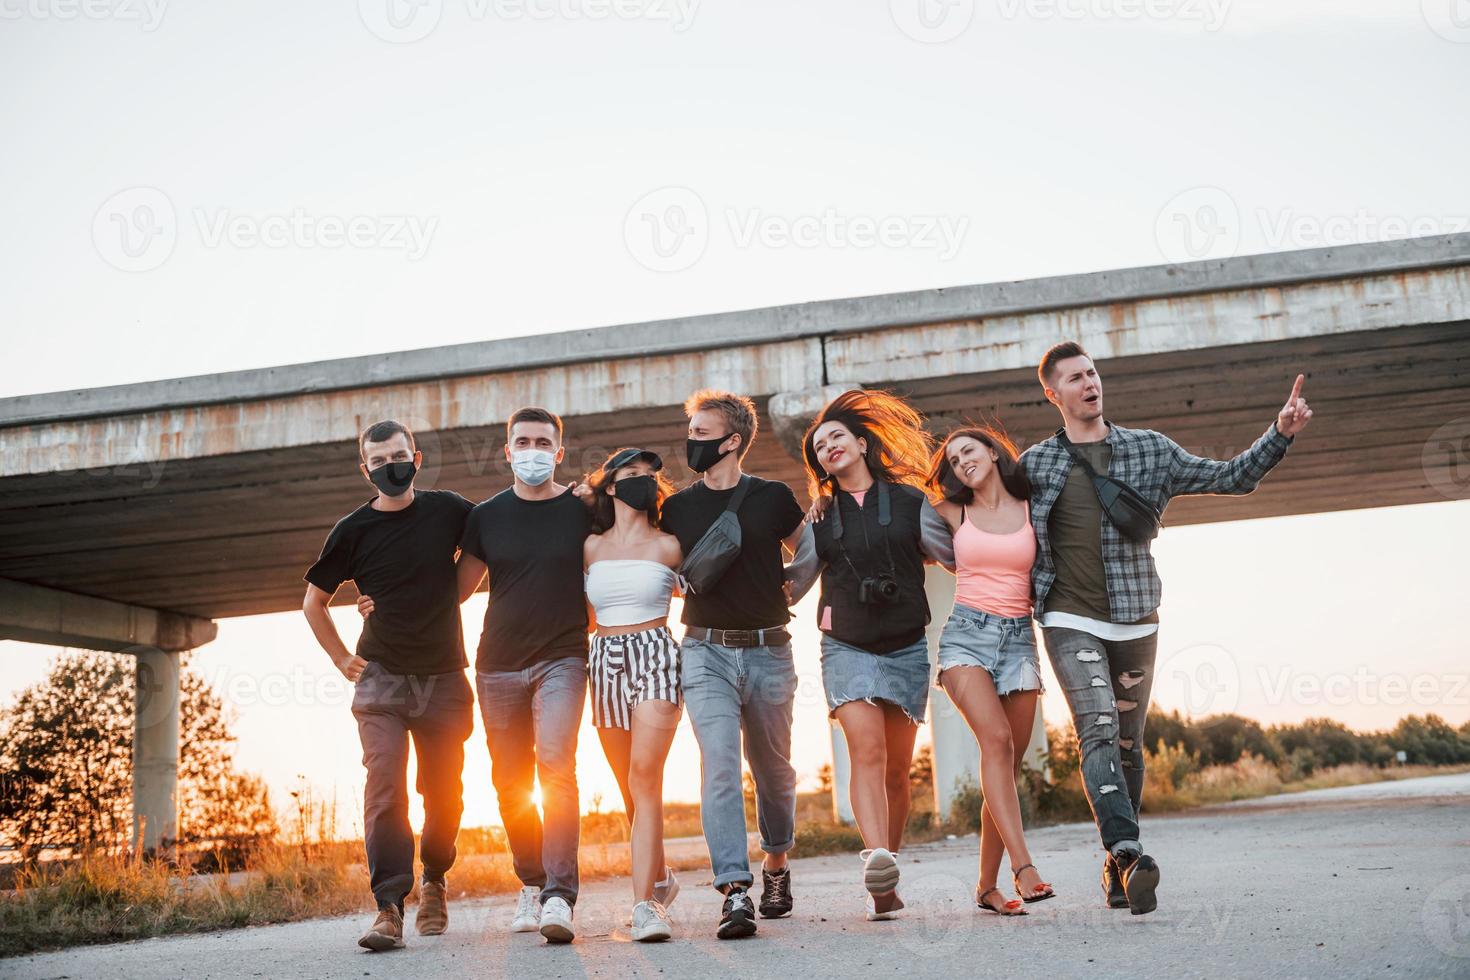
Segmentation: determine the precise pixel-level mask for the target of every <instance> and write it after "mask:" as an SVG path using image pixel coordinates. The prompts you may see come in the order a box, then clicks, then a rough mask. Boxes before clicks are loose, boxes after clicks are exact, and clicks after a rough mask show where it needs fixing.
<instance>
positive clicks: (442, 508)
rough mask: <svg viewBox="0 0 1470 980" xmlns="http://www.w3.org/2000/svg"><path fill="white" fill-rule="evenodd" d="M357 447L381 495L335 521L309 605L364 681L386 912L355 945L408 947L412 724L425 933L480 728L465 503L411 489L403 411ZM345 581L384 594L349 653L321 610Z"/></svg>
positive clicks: (372, 813)
mask: <svg viewBox="0 0 1470 980" xmlns="http://www.w3.org/2000/svg"><path fill="white" fill-rule="evenodd" d="M358 449H359V457H360V458H359V463H358V465H359V468H360V469H361V470H362V472H363V475H364V476H366V477H367V479H368V481H369V482H371V483H372V484H373V485H374V486H375V487H377V489H378V495H377V496H376V497H374V498H373V499H372V500H370V501H368V502H367V503H365V504H363V505H362V506H361V507H359V508H357V509H356V510H354V511H353V512H352V513H350V514H348V515H347V516H346V517H344V518H342V520H340V521H338V522H337V525H336V527H334V528H332V533H331V534H330V535H328V537H327V542H326V544H325V545H324V546H323V547H322V553H321V557H319V558H318V559H317V560H316V563H315V564H313V565H312V566H311V568H310V569H309V570H308V571H307V573H306V581H307V582H308V585H307V587H306V598H305V600H304V601H303V603H302V611H303V612H304V613H305V614H306V620H307V622H308V623H310V624H311V629H312V632H313V633H314V634H315V635H316V639H317V642H318V643H320V644H321V647H322V649H323V650H325V651H326V652H327V654H328V655H329V656H330V657H331V658H332V662H333V664H335V665H336V667H337V669H338V670H339V671H341V672H342V675H343V676H344V677H346V678H347V679H348V680H349V681H352V682H353V683H354V684H355V685H356V688H355V690H354V692H353V697H352V714H353V716H354V717H355V718H356V719H357V730H358V735H359V736H360V737H361V739H362V761H363V766H364V767H366V769H367V785H366V788H365V790H364V795H363V822H364V827H363V837H364V843H365V845H366V848H367V863H368V872H369V875H370V877H371V884H372V889H373V896H374V898H375V899H376V900H377V903H378V910H379V911H378V916H377V919H376V920H375V921H374V923H373V925H372V927H371V928H369V929H368V931H367V932H366V933H364V934H363V936H362V938H361V939H359V940H358V944H359V945H361V946H363V947H365V948H367V949H372V950H383V949H395V948H398V947H401V946H402V945H403V900H404V898H405V897H406V896H407V895H408V892H409V890H410V889H411V888H412V887H413V858H414V845H413V828H412V827H411V826H410V824H409V821H408V775H407V769H408V744H409V738H410V736H412V739H413V746H414V750H415V752H416V753H417V756H418V789H419V792H420V793H421V794H422V795H423V798H424V827H423V834H422V837H421V840H420V851H421V854H422V857H423V862H424V879H423V886H422V889H421V891H422V894H421V898H420V901H419V908H418V914H417V916H416V918H415V925H416V926H417V928H418V931H419V933H420V934H421V935H437V934H439V933H442V932H443V931H444V929H445V927H446V925H447V923H448V910H447V904H446V889H445V882H444V875H445V872H447V871H448V870H449V868H450V867H451V866H453V864H454V859H455V847H454V839H455V837H456V835H457V834H458V833H459V819H460V815H461V813H462V812H463V809H464V803H463V787H462V785H461V781H460V780H461V773H462V771H463V769H464V742H465V739H467V738H469V735H470V731H471V730H472V729H473V727H474V704H473V701H474V695H473V692H471V690H470V686H469V683H468V681H467V680H466V679H465V676H464V669H465V667H466V666H467V664H466V661H465V651H464V632H463V629H462V628H461V626H460V619H459V598H458V595H457V593H456V571H455V561H454V556H455V551H456V549H457V548H458V547H459V541H460V537H461V535H462V534H463V531H464V526H465V520H466V517H467V516H468V515H469V513H470V502H469V501H468V500H466V499H464V498H463V497H461V496H460V495H459V494H457V493H451V492H449V491H446V490H415V489H414V487H413V479H414V474H415V473H416V472H417V470H418V468H419V466H420V465H421V464H422V462H423V454H422V453H420V452H419V451H418V450H417V449H416V448H415V446H414V440H413V433H411V432H409V431H408V429H406V428H405V427H404V426H402V425H400V424H399V423H397V422H393V421H384V422H378V423H377V424H375V425H373V426H371V427H369V428H368V429H367V430H366V431H365V432H363V433H362V435H361V437H360V438H359V440H358ZM349 579H350V580H352V581H353V582H354V583H356V585H357V589H358V591H359V592H360V593H362V594H364V595H368V594H371V595H372V596H373V597H374V598H375V604H376V612H375V614H374V615H373V616H372V617H371V618H370V619H368V620H367V621H365V622H364V624H363V630H362V634H361V636H360V637H359V638H358V641H357V653H356V654H355V655H354V654H353V653H351V652H349V651H348V649H347V647H346V645H345V644H344V643H343V642H342V637H341V636H340V635H339V634H338V633H337V628H336V626H335V625H334V624H333V622H332V618H331V615H330V614H329V613H328V611H327V606H328V604H329V603H330V602H331V600H332V595H333V594H334V593H335V592H336V591H337V588H338V586H340V585H341V584H342V583H343V582H345V581H347V580H349Z"/></svg>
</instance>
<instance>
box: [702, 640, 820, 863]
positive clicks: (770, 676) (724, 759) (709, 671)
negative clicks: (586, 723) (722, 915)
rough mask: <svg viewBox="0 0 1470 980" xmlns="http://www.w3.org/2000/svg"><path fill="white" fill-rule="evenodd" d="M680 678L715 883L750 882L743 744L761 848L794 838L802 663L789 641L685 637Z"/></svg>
mask: <svg viewBox="0 0 1470 980" xmlns="http://www.w3.org/2000/svg"><path fill="white" fill-rule="evenodd" d="M679 659H680V679H681V681H682V683H683V686H684V704H685V705H686V706H687V707H688V709H689V722H690V724H692V725H693V726H694V737H695V739H696V740H697V741H698V742H699V768H700V774H701V780H702V781H701V785H700V794H699V806H700V822H701V823H702V824H703V826H704V840H705V843H706V844H707V845H708V846H709V859H710V867H711V868H712V869H713V871H714V875H715V880H714V885H715V887H716V888H719V889H723V888H724V886H726V885H733V884H741V885H749V884H751V882H753V881H754V880H755V879H754V877H753V876H752V875H751V873H750V857H749V854H748V852H747V847H748V844H747V841H746V837H745V796H744V793H743V791H742V787H741V766H740V744H741V736H742V734H743V735H744V740H745V757H746V759H747V760H748V761H749V762H750V772H751V775H752V776H753V777H754V779H755V799H756V815H757V817H758V822H759V824H760V831H761V850H763V851H765V852H766V853H767V854H781V853H783V852H785V851H789V850H791V847H792V845H793V844H795V843H796V770H795V769H793V768H791V706H792V702H793V700H794V699H795V697H796V665H795V663H794V662H793V661H792V659H791V646H790V644H784V645H782V646H765V647H726V646H717V645H715V644H713V643H706V642H705V641H703V640H696V639H693V638H692V637H688V636H686V637H685V638H684V641H683V643H681V644H680V647H679Z"/></svg>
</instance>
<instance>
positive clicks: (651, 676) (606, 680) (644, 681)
mask: <svg viewBox="0 0 1470 980" xmlns="http://www.w3.org/2000/svg"><path fill="white" fill-rule="evenodd" d="M587 675H588V677H589V678H590V679H591V682H592V684H591V686H592V724H593V725H594V726H596V727H597V728H622V729H625V730H629V729H632V727H633V709H634V708H635V707H637V706H638V705H640V704H642V703H643V702H644V701H669V702H671V703H673V704H678V703H679V701H680V696H679V646H678V644H677V643H675V642H674V635H673V634H672V633H670V632H669V628H668V627H667V626H657V627H655V628H653V629H651V630H643V631H641V632H638V633H625V634H624V635H622V636H594V637H593V638H592V650H591V652H590V653H589V654H588V656H587Z"/></svg>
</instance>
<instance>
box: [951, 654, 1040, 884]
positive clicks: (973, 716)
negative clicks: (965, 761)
mask: <svg viewBox="0 0 1470 980" xmlns="http://www.w3.org/2000/svg"><path fill="white" fill-rule="evenodd" d="M940 683H941V684H943V686H944V689H945V691H946V692H947V693H948V694H949V697H950V700H951V701H953V702H954V704H955V707H957V708H959V709H960V713H961V714H962V715H964V716H965V721H966V722H968V723H969V725H970V729H971V730H972V731H973V732H974V733H975V740H976V741H977V742H979V743H980V786H981V789H982V791H983V792H984V794H985V807H984V809H983V810H982V811H981V814H980V860H981V865H980V881H979V883H978V884H979V886H980V888H981V890H982V891H983V890H986V889H988V888H991V887H993V886H994V885H995V878H996V875H997V874H998V873H999V866H1000V858H999V850H998V848H997V843H996V839H997V838H998V840H999V842H1000V843H1001V844H1003V846H1004V849H1005V851H1006V853H1008V854H1009V855H1010V858H1011V866H1012V867H1021V866H1023V865H1027V864H1030V863H1031V855H1030V852H1028V851H1027V850H1026V837H1025V834H1024V833H1023V831H1022V827H1021V803H1020V800H1019V798H1018V797H1017V793H1016V771H1015V770H1016V751H1015V737H1014V735H1013V733H1012V727H1011V725H1012V722H1011V718H1010V717H1009V715H1008V714H1007V712H1006V710H1005V707H1004V706H1003V705H1002V704H1001V699H1000V698H999V696H997V695H996V693H995V683H994V682H993V681H992V680H991V678H990V674H989V672H987V671H986V670H984V669H983V668H980V667H951V668H949V669H948V670H946V671H945V672H944V674H943V675H942V677H941V679H940ZM1032 706H1033V708H1034V706H1035V700H1034V698H1033V700H1032ZM1027 734H1028V737H1029V734H1030V732H1029V729H1028V731H1027ZM1023 751H1024V749H1023ZM987 818H988V819H987ZM987 826H988V827H989V829H990V834H989V836H990V837H991V838H992V840H991V842H990V846H989V848H987V847H986V836H987V834H986V830H987ZM987 851H988V854H987ZM987 856H989V857H990V858H991V860H992V861H993V862H994V866H993V867H989V868H987V866H986V860H985V859H986V857H987ZM987 874H988V877H987Z"/></svg>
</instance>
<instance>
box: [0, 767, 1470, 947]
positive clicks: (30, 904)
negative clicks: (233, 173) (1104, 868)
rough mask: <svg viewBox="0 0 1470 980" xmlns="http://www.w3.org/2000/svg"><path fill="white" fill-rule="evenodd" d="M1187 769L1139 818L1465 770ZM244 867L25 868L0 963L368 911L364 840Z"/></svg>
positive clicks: (511, 885)
mask: <svg viewBox="0 0 1470 980" xmlns="http://www.w3.org/2000/svg"><path fill="white" fill-rule="evenodd" d="M1195 762H1196V760H1194V759H1193V758H1192V757H1191V756H1188V755H1186V754H1185V753H1184V752H1183V750H1181V749H1170V748H1165V749H1163V750H1161V751H1160V752H1159V753H1149V754H1148V768H1147V777H1146V778H1147V783H1146V788H1145V791H1144V801H1145V807H1146V809H1147V810H1148V811H1150V812H1153V813H1160V812H1170V811H1178V810H1184V809H1188V808H1190V807H1194V806H1200V805H1203V804H1208V803H1219V802H1225V801H1228V800H1238V799H1246V798H1250V797H1256V796H1265V795H1268V794H1271V793H1278V792H1296V791H1300V790H1308V789H1322V788H1327V787H1332V786H1348V785H1354V784H1358V783H1367V782H1378V781H1383V780H1391V779H1405V778H1410V777H1414V776H1427V775H1442V774H1446V773H1452V772H1466V771H1470V766H1448V767H1436V766H1405V767H1399V768H1394V769H1377V768H1373V767H1371V766H1365V765H1347V766H1338V767H1335V768H1332V769H1324V770H1319V771H1318V772H1317V773H1315V774H1314V775H1312V776H1311V777H1308V778H1306V779H1302V780H1298V781H1294V782H1285V781H1283V780H1282V779H1281V776H1280V773H1279V771H1278V770H1277V769H1276V767H1274V766H1272V765H1271V764H1269V763H1267V762H1265V761H1263V760H1261V759H1259V758H1257V757H1254V756H1248V757H1245V758H1243V759H1241V760H1239V761H1237V762H1235V763H1233V764H1231V765H1228V766H1207V767H1205V768H1203V769H1199V768H1196V767H1195V765H1194V764H1195ZM1075 781H1076V774H1075V773H1073V774H1071V777H1070V778H1069V780H1068V781H1067V782H1068V785H1066V786H1060V785H1059V786H1055V787H1052V789H1051V790H1050V792H1053V793H1055V794H1059V795H1061V796H1067V797H1068V798H1070V795H1069V794H1071V793H1072V790H1073V789H1075V790H1076V793H1075V795H1077V796H1078V797H1079V798H1080V796H1081V789H1080V786H1077V787H1071V786H1070V783H1072V782H1075ZM820 796H821V794H802V797H803V799H802V800H801V804H800V806H799V812H800V819H801V821H802V822H801V824H800V827H799V829H798V830H797V844H796V849H795V851H794V853H796V854H799V855H803V856H815V855H818V854H831V853H841V852H846V851H854V852H855V851H857V850H858V849H859V848H861V847H862V839H861V838H860V837H859V835H858V833H857V831H856V830H855V829H853V828H850V827H842V826H837V825H834V824H833V823H832V822H831V819H830V816H829V812H830V811H829V809H828V804H827V802H826V800H825V799H821V798H819V797H820ZM1044 802H1045V806H1044V807H1042V811H1043V812H1034V811H1033V813H1032V816H1034V817H1038V818H1040V820H1039V822H1053V820H1054V819H1056V818H1057V817H1056V815H1055V814H1051V813H1050V811H1051V810H1053V809H1057V808H1058V807H1059V806H1060V804H1058V803H1056V802H1055V801H1052V800H1047V801H1044ZM670 810H671V811H672V812H671V813H670V814H669V816H670V820H669V821H668V824H667V825H666V826H667V827H672V828H675V829H677V830H683V831H689V830H693V831H695V832H696V833H697V830H698V808H697V807H689V806H688V805H671V807H670ZM1068 812H1070V811H1068ZM1057 813H1061V810H1057ZM915 816H916V819H915V820H914V821H912V822H911V825H910V830H911V832H912V837H913V839H914V840H918V839H929V838H933V837H937V836H942V835H943V833H944V832H945V831H947V830H953V829H960V830H963V829H965V828H959V827H957V826H952V825H951V823H950V822H946V823H940V822H938V821H936V820H935V819H934V816H933V814H932V813H923V814H919V813H916V815H915ZM1048 818H1050V819H1048ZM1071 818H1072V819H1075V816H1072V817H1071ZM584 819H585V820H586V821H587V822H588V823H589V824H590V825H591V826H590V827H589V829H590V830H592V831H593V833H591V834H589V836H596V837H601V838H602V840H601V841H600V842H598V841H585V842H584V844H583V847H582V850H581V854H580V863H581V873H582V877H583V878H584V879H586V880H592V879H596V878H607V877H622V876H626V875H628V874H629V866H628V860H629V855H628V849H627V847H626V846H625V845H624V844H622V843H621V841H622V840H625V839H626V826H627V824H626V821H625V820H624V819H623V815H622V814H621V813H610V814H609V813H604V814H589V815H588V816H587V817H586V818H584ZM691 821H692V822H691ZM620 827H621V829H619V828H620ZM668 836H669V837H670V838H672V837H674V836H676V835H675V834H668ZM678 836H693V834H689V833H685V834H679V835H678ZM459 843H460V850H461V854H462V856H461V858H460V860H459V861H458V862H457V863H456V864H455V867H454V871H453V873H452V887H453V890H454V893H455V895H456V897H475V896H484V895H496V894H503V893H508V892H513V891H515V889H517V888H518V887H519V886H520V882H519V881H518V880H517V879H516V877H515V873H514V871H513V870H512V868H511V860H510V856H509V853H508V852H507V851H506V848H505V838H504V834H503V833H502V832H501V831H500V830H499V829H498V828H466V829H465V830H463V831H461V834H460V841H459ZM670 863H672V864H673V865H674V866H675V867H676V868H678V869H680V870H688V869H691V868H700V869H702V868H706V867H708V862H707V860H706V859H705V857H704V856H703V854H701V853H699V849H698V848H695V849H694V851H693V852H692V853H691V854H689V855H688V856H686V857H685V859H684V860H682V861H681V860H678V859H677V858H676V859H675V860H672V861H671V862H670ZM240 870H241V871H242V872H243V873H236V874H214V875H194V874H191V873H190V872H189V870H188V869H186V868H178V867H171V866H169V865H166V864H162V863H156V862H147V861H139V860H137V859H136V858H134V857H132V856H129V855H109V854H91V855H85V856H83V857H81V858H78V859H77V860H75V861H68V862H59V861H58V862H49V863H44V864H40V865H35V866H30V867H27V868H24V869H21V870H19V871H17V872H16V874H15V877H14V885H15V887H14V889H13V890H12V891H11V892H10V893H9V894H7V895H4V896H3V897H0V956H15V955H20V954H24V953H30V952H36V951H40V950H46V949H56V948H61V947H66V946H75V945H83V944H88V943H103V942H118V941H122V940H129V939H141V938H146V937H150V936H160V935H166V934H171V933H189V932H205V931H213V930H217V929H223V928H234V927H239V926H252V925H267V924H270V923H277V922H291V921H296V920H300V919H308V918H316V917H319V916H330V915H342V914H346V913H351V912H357V911H366V910H368V909H370V908H371V907H372V898H371V894H370V892H369V889H368V880H367V871H366V869H365V868H364V867H363V865H362V842H361V841H346V840H321V839H319V838H317V839H311V840H308V839H307V835H302V836H301V837H299V838H298V839H297V840H296V842H294V843H290V844H277V845H273V846H270V847H267V848H264V849H263V850H261V851H260V852H258V853H257V854H256V855H255V856H254V857H253V858H252V859H251V861H250V862H249V864H248V865H247V866H246V867H245V868H243V869H240ZM416 901H417V894H416V892H415V893H412V894H410V895H409V898H408V902H409V904H414V903H415V902H416Z"/></svg>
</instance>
